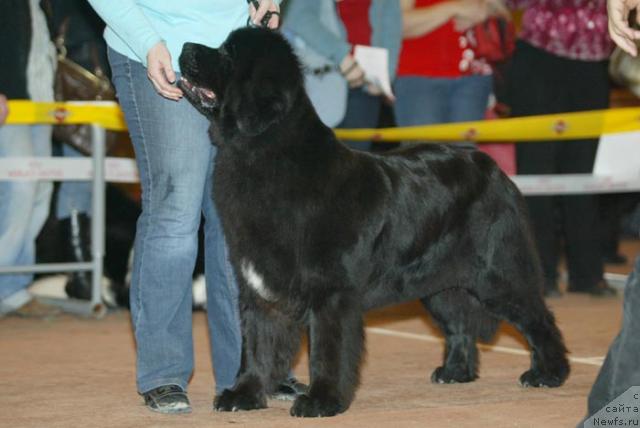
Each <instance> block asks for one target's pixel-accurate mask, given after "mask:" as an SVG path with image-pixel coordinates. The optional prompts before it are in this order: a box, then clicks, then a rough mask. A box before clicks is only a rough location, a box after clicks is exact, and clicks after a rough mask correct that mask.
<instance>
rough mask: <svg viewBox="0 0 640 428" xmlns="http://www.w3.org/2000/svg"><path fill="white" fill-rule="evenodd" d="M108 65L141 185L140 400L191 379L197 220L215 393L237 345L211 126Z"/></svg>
mask: <svg viewBox="0 0 640 428" xmlns="http://www.w3.org/2000/svg"><path fill="white" fill-rule="evenodd" d="M109 62H110V64H111V70H112V76H113V77H112V78H113V83H114V86H115V88H116V92H117V95H118V98H119V101H120V105H121V107H122V109H123V111H124V115H125V118H126V120H127V124H128V127H129V133H130V134H131V140H132V142H133V146H134V150H135V154H136V162H137V165H138V170H139V174H140V183H141V186H142V214H141V215H140V218H139V219H138V223H137V231H136V238H135V244H134V260H133V273H132V279H131V299H130V302H131V318H132V324H133V329H134V333H135V338H136V346H137V384H138V391H139V392H146V391H148V390H151V389H153V388H156V387H158V386H161V385H166V384H176V385H180V386H181V387H183V388H186V386H187V382H188V381H189V378H190V377H191V374H192V372H193V337H192V310H191V307H192V274H193V269H194V265H195V260H196V254H197V250H198V227H199V225H200V220H201V215H204V219H205V226H204V235H205V278H206V283H207V318H208V322H209V333H210V336H211V340H210V344H211V356H212V361H213V367H214V371H215V380H216V391H217V392H221V391H222V390H223V389H225V388H230V387H232V386H233V385H234V383H235V378H236V375H237V372H238V369H239V366H240V356H241V344H242V340H241V334H240V321H239V316H238V289H237V285H236V282H235V278H234V275H233V272H232V268H231V264H230V263H229V260H228V252H227V247H226V244H225V240H224V238H223V234H222V228H221V225H220V221H219V218H218V215H217V213H216V210H215V207H214V204H213V200H212V179H211V177H212V171H213V159H214V157H215V154H216V149H215V147H214V146H213V145H212V144H211V142H210V140H209V136H208V134H207V130H208V127H209V122H208V120H207V119H205V118H204V117H203V116H202V115H200V113H198V112H197V111H196V110H195V109H194V108H193V107H192V106H191V104H189V102H188V101H187V100H186V99H183V100H181V101H179V102H175V101H170V100H167V99H165V98H163V97H161V96H160V95H158V94H157V93H156V92H155V90H154V89H153V86H152V85H151V82H150V81H149V79H148V78H147V72H146V69H145V68H144V67H143V66H142V64H140V63H139V62H137V61H134V60H131V59H129V58H127V57H125V56H123V55H120V54H119V53H117V52H115V51H113V50H111V49H110V50H109Z"/></svg>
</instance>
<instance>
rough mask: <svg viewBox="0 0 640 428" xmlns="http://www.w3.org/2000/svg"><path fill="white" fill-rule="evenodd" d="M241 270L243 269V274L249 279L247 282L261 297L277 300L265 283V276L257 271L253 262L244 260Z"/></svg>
mask: <svg viewBox="0 0 640 428" xmlns="http://www.w3.org/2000/svg"><path fill="white" fill-rule="evenodd" d="M240 270H241V271H242V276H243V277H244V279H245V280H246V281H247V284H249V286H250V287H251V288H252V289H253V290H254V291H255V292H256V293H258V295H259V296H260V297H262V298H263V299H264V300H269V301H274V300H275V296H274V295H273V294H272V293H271V291H269V289H267V286H266V285H265V283H264V278H263V277H262V276H261V275H260V274H259V273H258V272H256V269H255V267H254V266H253V263H251V262H248V261H246V260H243V261H242V265H241V266H240Z"/></svg>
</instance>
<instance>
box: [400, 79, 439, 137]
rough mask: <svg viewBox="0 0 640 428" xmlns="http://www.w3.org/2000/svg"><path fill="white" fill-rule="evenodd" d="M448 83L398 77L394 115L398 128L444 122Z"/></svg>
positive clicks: (436, 80)
mask: <svg viewBox="0 0 640 428" xmlns="http://www.w3.org/2000/svg"><path fill="white" fill-rule="evenodd" d="M450 80H451V79H431V78H427V77H413V76H408V77H398V78H397V79H396V82H395V85H394V90H395V95H396V102H395V104H394V113H395V118H396V124H397V125H398V126H418V125H430V124H434V123H444V122H446V121H447V117H448V111H449V95H450V90H451V82H450Z"/></svg>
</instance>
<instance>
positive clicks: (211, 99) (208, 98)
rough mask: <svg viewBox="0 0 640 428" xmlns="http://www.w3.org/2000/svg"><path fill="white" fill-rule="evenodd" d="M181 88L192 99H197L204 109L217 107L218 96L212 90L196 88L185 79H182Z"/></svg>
mask: <svg viewBox="0 0 640 428" xmlns="http://www.w3.org/2000/svg"><path fill="white" fill-rule="evenodd" d="M179 86H180V87H181V88H182V90H184V91H185V92H187V93H188V94H189V95H191V97H192V98H196V100H197V101H199V102H200V104H201V105H202V106H203V107H205V108H210V107H215V106H216V101H217V98H216V94H215V93H214V92H213V91H212V90H211V89H208V88H203V87H201V86H196V85H194V84H193V83H191V82H190V81H189V79H187V78H185V77H180V84H179Z"/></svg>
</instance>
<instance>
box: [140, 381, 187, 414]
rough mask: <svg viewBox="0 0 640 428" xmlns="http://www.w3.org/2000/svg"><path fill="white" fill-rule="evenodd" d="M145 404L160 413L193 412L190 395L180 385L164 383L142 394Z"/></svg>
mask: <svg viewBox="0 0 640 428" xmlns="http://www.w3.org/2000/svg"><path fill="white" fill-rule="evenodd" d="M142 395H143V397H144V404H145V405H146V406H147V407H148V408H149V409H151V410H153V411H154V412H159V413H169V414H174V413H191V404H190V403H189V397H187V393H186V391H185V390H184V389H182V388H181V387H180V386H178V385H163V386H159V387H157V388H154V389H152V390H151V391H147V392H145V393H143V394H142Z"/></svg>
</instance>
